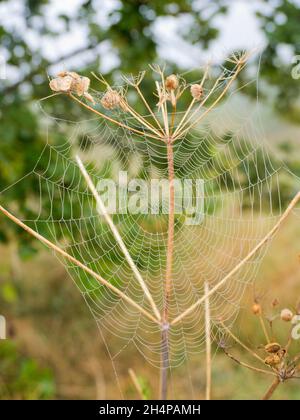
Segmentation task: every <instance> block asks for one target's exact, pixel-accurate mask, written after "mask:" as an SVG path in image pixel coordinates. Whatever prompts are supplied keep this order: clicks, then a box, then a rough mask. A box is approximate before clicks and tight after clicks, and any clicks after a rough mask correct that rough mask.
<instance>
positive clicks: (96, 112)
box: [69, 93, 162, 140]
mask: <svg viewBox="0 0 300 420" xmlns="http://www.w3.org/2000/svg"><path fill="white" fill-rule="evenodd" d="M69 96H70V98H72V99H73V100H74V101H76V102H78V103H79V104H80V105H81V106H83V107H84V108H86V109H88V110H89V111H91V112H93V113H94V114H96V115H98V116H99V117H101V118H103V119H105V120H107V121H110V122H112V123H114V124H116V125H118V126H120V127H123V128H125V129H126V130H130V131H132V132H133V133H136V134H139V135H140V136H145V137H150V138H152V139H156V140H161V138H162V136H159V137H158V136H156V135H154V134H150V133H145V132H144V131H140V130H137V129H136V128H133V127H130V126H129V125H126V124H123V123H121V122H119V121H117V120H114V119H113V118H110V117H109V116H108V115H105V114H103V113H102V112H100V111H97V110H96V109H95V108H93V107H91V106H89V105H87V104H85V103H84V102H82V101H81V100H80V99H78V98H76V96H74V95H72V93H70V94H69Z"/></svg>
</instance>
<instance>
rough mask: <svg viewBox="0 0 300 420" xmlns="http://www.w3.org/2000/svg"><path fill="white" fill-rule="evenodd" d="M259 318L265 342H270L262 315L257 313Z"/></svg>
mask: <svg viewBox="0 0 300 420" xmlns="http://www.w3.org/2000/svg"><path fill="white" fill-rule="evenodd" d="M259 320H260V324H261V328H262V330H263V332H264V335H265V338H266V340H267V343H270V337H269V334H268V331H267V329H266V325H265V322H264V320H263V317H262V316H261V314H260V315H259Z"/></svg>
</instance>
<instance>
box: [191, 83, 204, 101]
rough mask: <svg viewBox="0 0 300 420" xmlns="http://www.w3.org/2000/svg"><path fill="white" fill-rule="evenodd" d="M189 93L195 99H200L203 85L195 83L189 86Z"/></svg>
mask: <svg viewBox="0 0 300 420" xmlns="http://www.w3.org/2000/svg"><path fill="white" fill-rule="evenodd" d="M191 95H192V97H193V98H194V99H196V101H200V99H201V98H202V95H203V87H202V86H201V85H198V84H195V85H192V86H191Z"/></svg>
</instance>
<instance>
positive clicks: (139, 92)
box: [135, 86, 163, 134]
mask: <svg viewBox="0 0 300 420" xmlns="http://www.w3.org/2000/svg"><path fill="white" fill-rule="evenodd" d="M135 89H136V91H137V93H138V94H139V95H140V98H141V99H142V101H143V103H144V105H145V107H146V108H147V110H148V111H149V112H150V115H151V116H152V118H153V119H154V121H155V122H156V124H157V126H158V128H159V129H160V131H161V132H162V134H163V128H162V126H161V125H160V123H159V121H158V119H157V118H156V116H155V113H154V112H153V111H152V109H151V107H150V105H149V104H148V102H147V100H146V98H145V96H144V95H143V93H142V91H141V89H140V88H139V86H135Z"/></svg>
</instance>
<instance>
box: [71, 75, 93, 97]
mask: <svg viewBox="0 0 300 420" xmlns="http://www.w3.org/2000/svg"><path fill="white" fill-rule="evenodd" d="M89 87H90V79H89V78H88V77H79V78H75V79H74V81H73V83H72V90H74V92H75V93H76V95H78V96H82V95H84V94H85V93H86V92H87V91H88V90H89Z"/></svg>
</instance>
